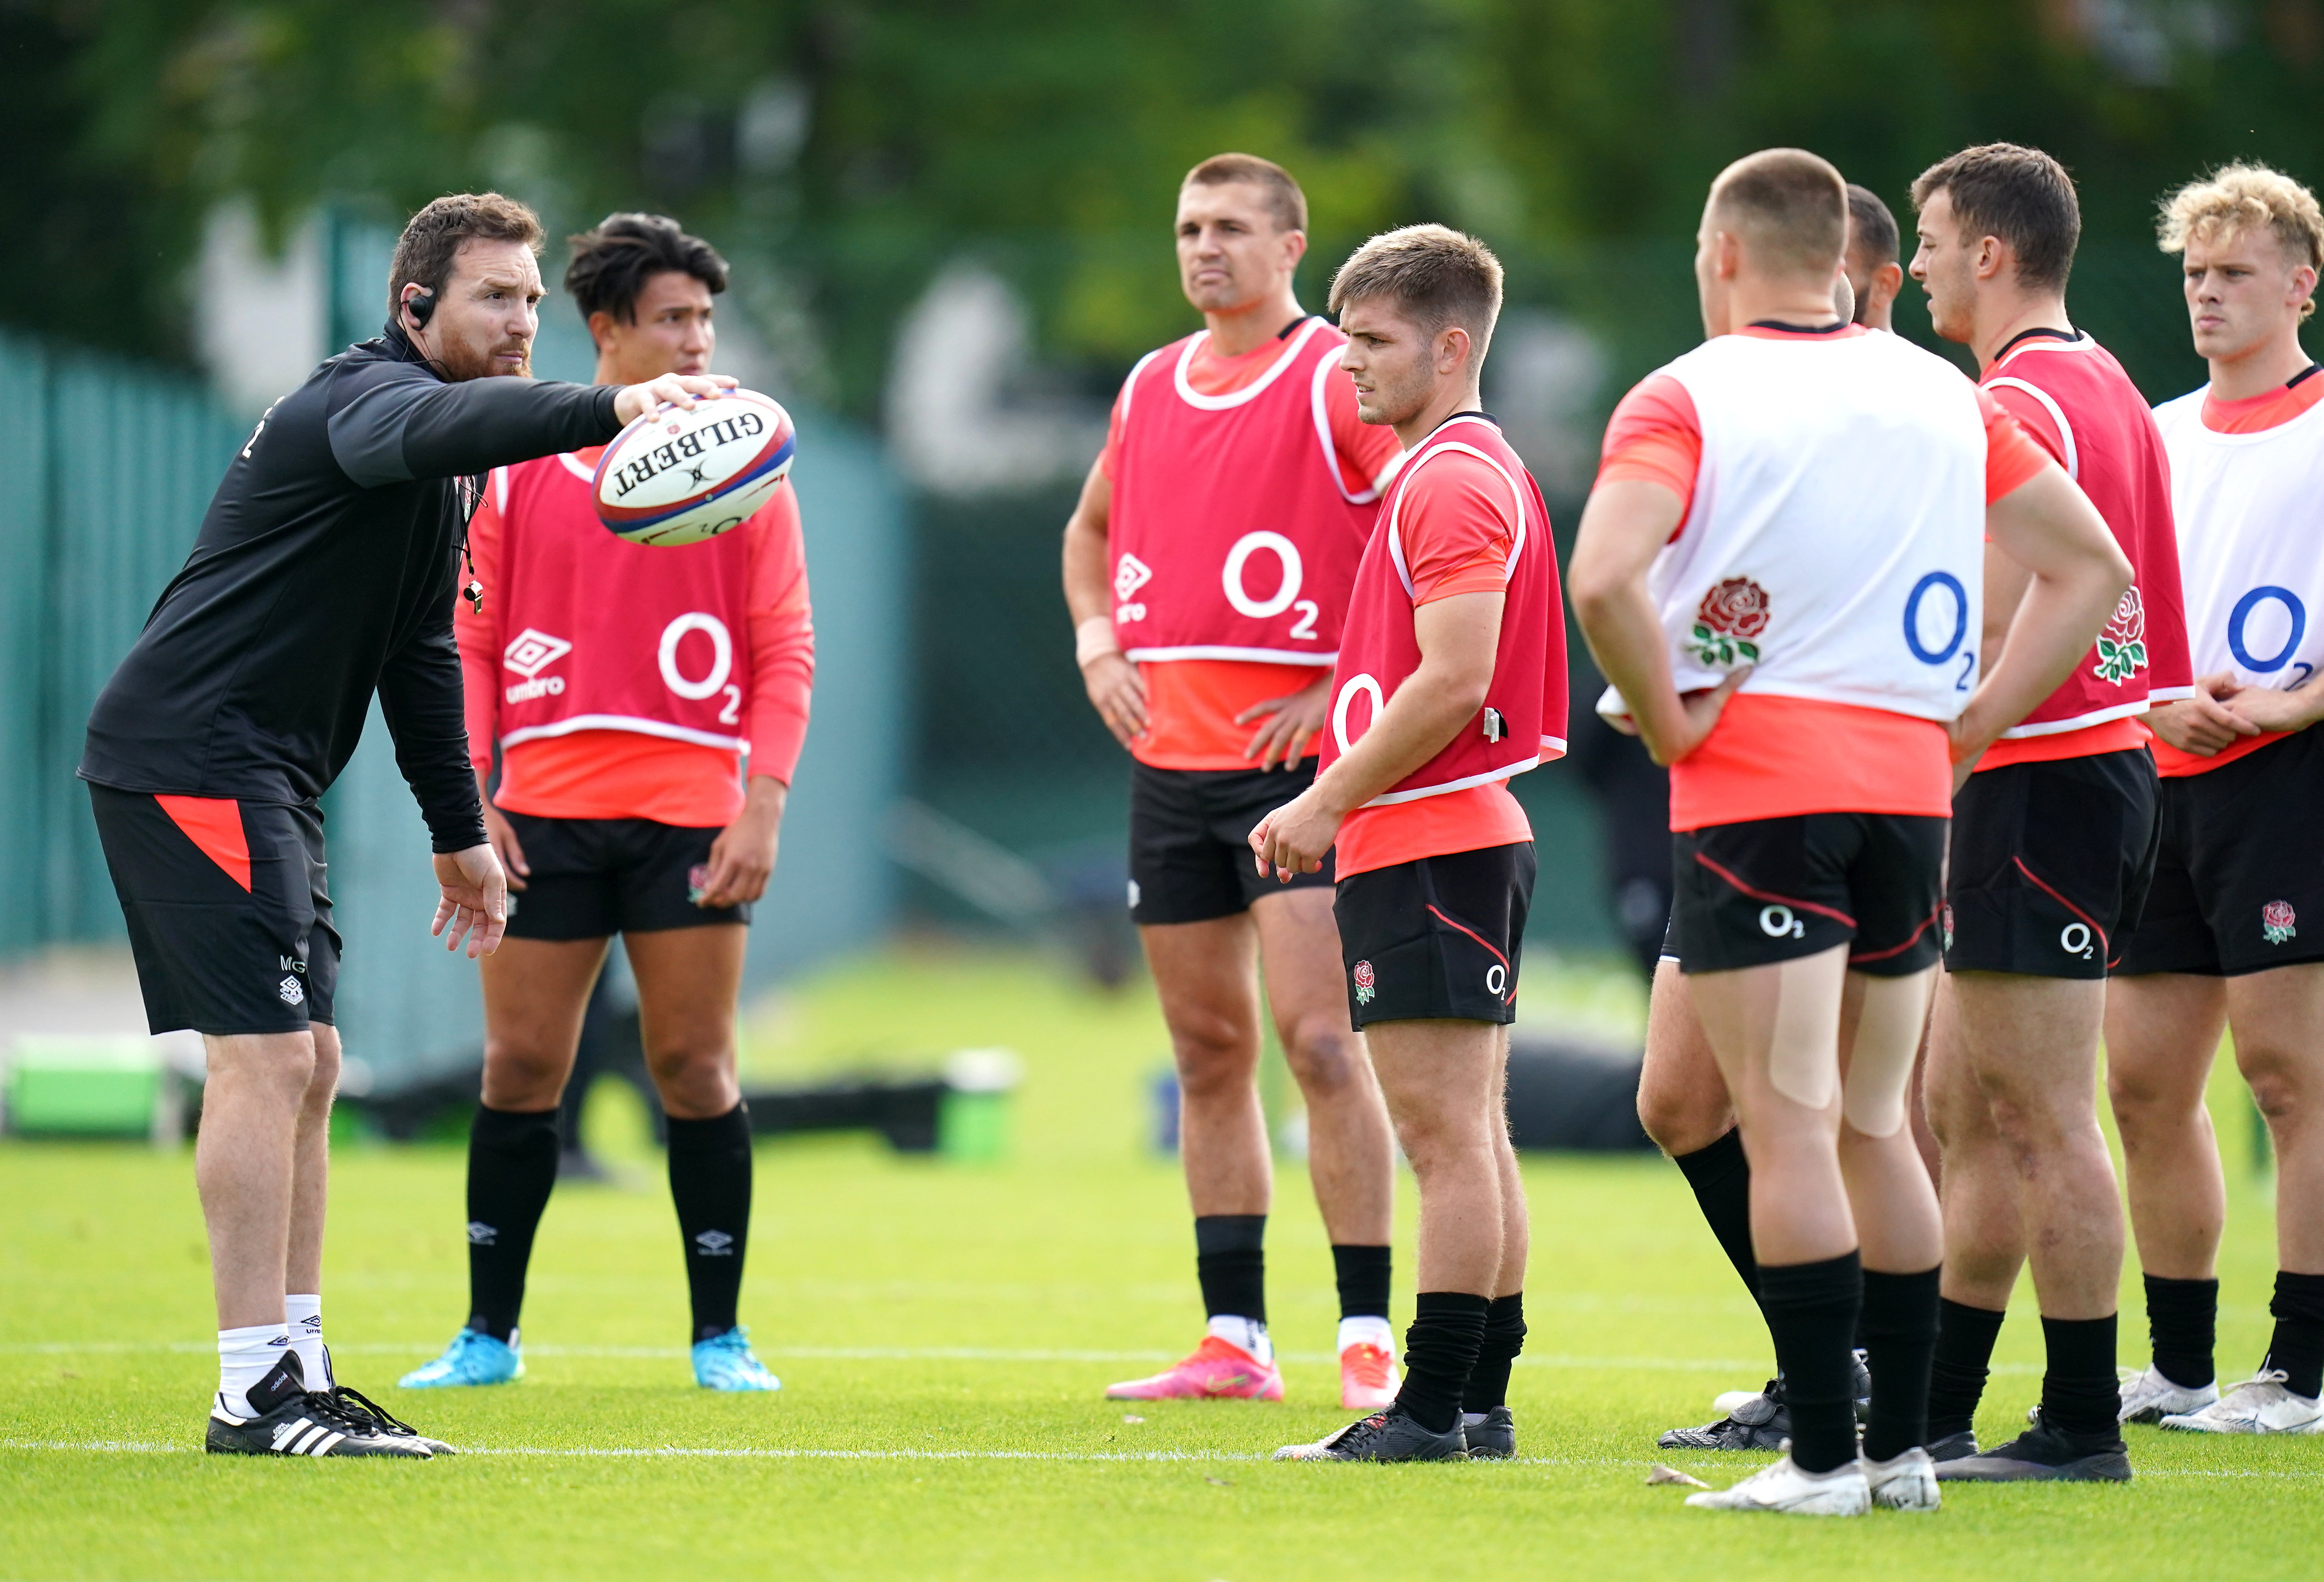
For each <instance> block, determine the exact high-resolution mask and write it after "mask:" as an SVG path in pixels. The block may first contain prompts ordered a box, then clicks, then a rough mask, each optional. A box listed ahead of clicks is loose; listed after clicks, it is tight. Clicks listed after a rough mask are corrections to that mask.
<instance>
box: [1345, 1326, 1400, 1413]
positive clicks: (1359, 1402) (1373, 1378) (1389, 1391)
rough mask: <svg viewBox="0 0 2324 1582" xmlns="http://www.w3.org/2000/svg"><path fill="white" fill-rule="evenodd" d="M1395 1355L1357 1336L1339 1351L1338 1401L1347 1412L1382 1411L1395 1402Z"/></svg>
mask: <svg viewBox="0 0 2324 1582" xmlns="http://www.w3.org/2000/svg"><path fill="white" fill-rule="evenodd" d="M1396 1384H1397V1379H1396V1358H1395V1357H1391V1356H1389V1355H1388V1353H1387V1352H1385V1351H1382V1350H1381V1349H1380V1348H1379V1347H1377V1346H1370V1345H1367V1344H1365V1343H1364V1342H1363V1341H1361V1340H1359V1341H1357V1342H1356V1343H1355V1344H1354V1345H1353V1346H1351V1347H1348V1348H1347V1349H1346V1350H1345V1351H1342V1353H1340V1404H1341V1405H1342V1406H1343V1407H1345V1408H1346V1409H1347V1410H1348V1411H1350V1412H1385V1411H1387V1410H1388V1408H1389V1407H1391V1406H1393V1405H1395V1404H1396Z"/></svg>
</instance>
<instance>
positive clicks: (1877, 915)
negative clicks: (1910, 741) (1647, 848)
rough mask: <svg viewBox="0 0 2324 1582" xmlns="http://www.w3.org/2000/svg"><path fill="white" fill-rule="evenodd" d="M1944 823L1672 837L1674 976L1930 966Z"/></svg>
mask: <svg viewBox="0 0 2324 1582" xmlns="http://www.w3.org/2000/svg"><path fill="white" fill-rule="evenodd" d="M1945 823H1946V821H1945V820H1943V819H1941V818H1929V817H1920V816H1915V815H1913V814H1901V813H1809V814H1796V815H1794V816H1793V817H1790V818H1763V819H1751V820H1748V821H1746V822H1743V823H1731V824H1711V825H1710V826H1708V827H1706V828H1703V829H1699V830H1683V831H1680V832H1678V833H1676V834H1674V835H1673V836H1672V837H1671V859H1672V860H1671V878H1672V881H1673V884H1672V888H1673V889H1674V894H1675V900H1674V904H1673V906H1672V907H1671V930H1670V933H1671V937H1670V947H1671V948H1672V949H1673V950H1674V953H1675V954H1676V955H1677V957H1678V963H1679V969H1680V970H1682V971H1683V972H1687V973H1690V974H1691V973H1696V972H1731V971H1734V970H1738V969H1739V968H1744V967H1765V966H1769V965H1772V964H1773V963H1775V962H1778V961H1796V960H1798V959H1799V958H1801V957H1803V956H1814V955H1821V953H1822V952H1825V951H1828V950H1831V949H1832V948H1833V947H1834V946H1836V945H1846V946H1848V947H1849V953H1848V965H1849V970H1851V971H1857V972H1867V973H1869V974H1871V975H1872V976H1873V977H1875V978H1906V977H1910V976H1911V975H1912V974H1914V973H1915V972H1918V971H1921V970H1923V969H1925V968H1928V967H1931V966H1933V965H1935V963H1936V960H1937V949H1938V946H1937V902H1938V896H1939V891H1940V889H1941V884H1942V877H1943V871H1944V859H1945Z"/></svg>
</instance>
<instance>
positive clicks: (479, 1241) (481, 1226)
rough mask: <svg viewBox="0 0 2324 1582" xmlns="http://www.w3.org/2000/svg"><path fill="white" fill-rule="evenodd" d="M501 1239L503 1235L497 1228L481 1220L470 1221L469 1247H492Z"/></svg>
mask: <svg viewBox="0 0 2324 1582" xmlns="http://www.w3.org/2000/svg"><path fill="white" fill-rule="evenodd" d="M500 1238H501V1233H500V1230H499V1228H497V1227H495V1226H491V1225H487V1224H485V1223H484V1221H483V1220H481V1219H471V1220H469V1221H468V1245H469V1246H493V1245H494V1244H495V1243H497V1242H498V1241H499V1240H500Z"/></svg>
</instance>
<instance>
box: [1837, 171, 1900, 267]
mask: <svg viewBox="0 0 2324 1582" xmlns="http://www.w3.org/2000/svg"><path fill="white" fill-rule="evenodd" d="M1848 234H1849V237H1850V239H1852V240H1853V241H1854V243H1855V244H1856V247H1857V250H1858V252H1860V253H1863V254H1864V257H1865V260H1866V262H1869V263H1870V264H1871V265H1872V267H1873V268H1875V269H1877V268H1879V267H1880V266H1881V265H1882V264H1884V263H1894V262H1896V248H1897V242H1898V235H1897V231H1896V216H1895V215H1893V214H1891V213H1889V212H1888V206H1887V205H1886V204H1885V203H1883V202H1881V201H1880V195H1879V194H1878V193H1877V192H1875V191H1873V190H1872V189H1870V188H1869V187H1859V186H1858V185H1857V184H1856V183H1855V182H1853V181H1850V182H1849V184H1848Z"/></svg>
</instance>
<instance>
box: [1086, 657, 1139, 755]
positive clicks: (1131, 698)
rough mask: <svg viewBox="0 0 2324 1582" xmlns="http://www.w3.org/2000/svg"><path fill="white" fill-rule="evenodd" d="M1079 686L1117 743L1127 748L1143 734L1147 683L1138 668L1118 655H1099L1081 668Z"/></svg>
mask: <svg viewBox="0 0 2324 1582" xmlns="http://www.w3.org/2000/svg"><path fill="white" fill-rule="evenodd" d="M1082 685H1084V687H1086V688H1088V689H1089V701H1090V706H1091V707H1092V708H1093V709H1095V710H1096V711H1097V717H1098V718H1099V719H1101V720H1103V721H1104V722H1105V728H1106V729H1107V730H1109V731H1112V732H1113V739H1114V740H1116V741H1119V742H1120V743H1121V745H1122V746H1124V747H1128V746H1129V745H1130V742H1131V741H1132V740H1136V739H1137V738H1139V737H1140V736H1143V735H1145V734H1146V683H1145V682H1143V681H1141V680H1139V676H1138V667H1137V666H1135V665H1133V664H1131V663H1130V661H1129V660H1128V659H1126V658H1123V657H1122V656H1121V655H1120V654H1100V655H1098V656H1096V657H1095V658H1093V659H1091V660H1090V662H1089V663H1088V664H1086V665H1084V666H1083V667H1082Z"/></svg>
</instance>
